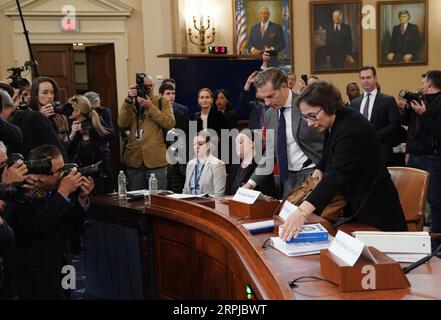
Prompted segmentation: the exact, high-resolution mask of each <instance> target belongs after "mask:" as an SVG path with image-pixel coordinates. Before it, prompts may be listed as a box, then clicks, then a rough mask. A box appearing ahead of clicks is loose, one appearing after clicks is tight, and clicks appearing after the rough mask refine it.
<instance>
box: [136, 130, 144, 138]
mask: <svg viewBox="0 0 441 320" xmlns="http://www.w3.org/2000/svg"><path fill="white" fill-rule="evenodd" d="M143 137H144V130H143V129H139V130H137V133H136V140H142V138H143Z"/></svg>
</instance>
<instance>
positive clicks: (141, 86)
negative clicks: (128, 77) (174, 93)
mask: <svg viewBox="0 0 441 320" xmlns="http://www.w3.org/2000/svg"><path fill="white" fill-rule="evenodd" d="M145 78H147V75H146V74H145V73H137V74H136V90H137V95H138V97H141V98H145V97H148V96H150V94H151V90H152V89H151V88H149V87H148V86H146V85H145V83H144V79H145Z"/></svg>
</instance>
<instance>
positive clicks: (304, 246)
mask: <svg viewBox="0 0 441 320" xmlns="http://www.w3.org/2000/svg"><path fill="white" fill-rule="evenodd" d="M332 240H334V238H333V237H332V236H329V237H328V241H327V242H299V243H287V242H285V241H283V240H282V239H281V238H279V237H273V238H271V241H272V243H273V246H274V248H276V249H277V250H279V251H280V252H282V253H284V254H285V255H287V256H288V257H298V256H307V255H311V254H319V253H320V250H324V249H328V248H329V247H330V246H331V243H332Z"/></svg>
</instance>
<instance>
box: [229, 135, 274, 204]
mask: <svg viewBox="0 0 441 320" xmlns="http://www.w3.org/2000/svg"><path fill="white" fill-rule="evenodd" d="M247 133H249V134H245V132H242V133H240V134H239V135H238V136H237V138H236V155H237V157H238V158H239V160H240V163H239V164H232V165H231V169H230V174H229V175H228V178H227V187H226V192H225V194H226V195H234V194H236V192H237V190H238V189H239V188H241V187H242V186H243V185H244V184H246V183H247V182H248V180H249V179H250V178H251V176H252V175H253V173H254V170H255V169H256V167H257V163H256V161H255V156H256V150H255V149H256V146H255V141H257V139H261V137H260V136H258V135H256V134H254V133H253V131H248V132H247ZM255 190H256V191H260V192H262V193H263V194H265V195H268V196H271V197H276V196H277V195H276V184H275V182H274V176H273V175H269V176H267V177H266V179H265V180H264V182H263V183H262V184H261V185H259V186H257V187H256V189H255Z"/></svg>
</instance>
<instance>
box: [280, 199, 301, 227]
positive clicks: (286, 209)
mask: <svg viewBox="0 0 441 320" xmlns="http://www.w3.org/2000/svg"><path fill="white" fill-rule="evenodd" d="M297 208H298V207H297V206H296V205H293V204H292V203H291V202H288V201H285V203H284V204H283V207H282V210H280V213H279V217H280V218H281V219H282V221H283V222H285V221H286V220H287V219H288V217H289V216H290V215H291V214H292V213H293V212H294V211H296V210H297Z"/></svg>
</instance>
